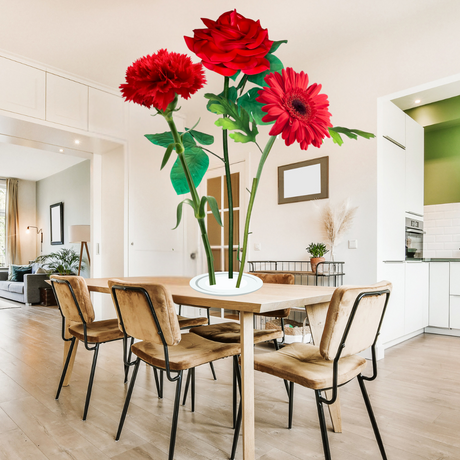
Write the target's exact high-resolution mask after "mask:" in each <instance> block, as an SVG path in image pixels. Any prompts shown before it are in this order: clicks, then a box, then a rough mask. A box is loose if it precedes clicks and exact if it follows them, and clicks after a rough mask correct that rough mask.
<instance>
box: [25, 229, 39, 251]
mask: <svg viewBox="0 0 460 460" xmlns="http://www.w3.org/2000/svg"><path fill="white" fill-rule="evenodd" d="M31 228H35V230H37V235H38V234H40V254H41V253H42V252H43V230H42V229H40V230H39V229H38V227H35V225H29V226H28V227H27V230H26V233H29V232H30V229H31Z"/></svg>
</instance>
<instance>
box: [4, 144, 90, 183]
mask: <svg viewBox="0 0 460 460" xmlns="http://www.w3.org/2000/svg"><path fill="white" fill-rule="evenodd" d="M82 161H85V158H79V157H76V156H71V155H65V154H62V153H54V152H46V151H44V150H39V149H35V148H32V147H24V146H22V145H15V144H10V143H6V142H0V176H1V177H16V178H18V179H24V180H32V181H38V180H41V179H44V178H45V177H49V176H52V175H53V174H57V173H58V172H61V171H63V170H64V169H67V168H70V167H72V166H74V165H76V164H77V163H80V162H82Z"/></svg>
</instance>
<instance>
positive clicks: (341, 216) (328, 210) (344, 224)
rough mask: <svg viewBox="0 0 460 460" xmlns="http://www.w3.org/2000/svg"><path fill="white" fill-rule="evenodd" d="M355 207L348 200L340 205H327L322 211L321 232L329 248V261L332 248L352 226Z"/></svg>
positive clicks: (332, 251) (332, 257) (332, 258)
mask: <svg viewBox="0 0 460 460" xmlns="http://www.w3.org/2000/svg"><path fill="white" fill-rule="evenodd" d="M357 209H358V207H357V206H351V205H350V202H349V201H348V200H345V201H343V202H342V203H341V204H340V205H337V206H331V203H327V204H326V205H325V206H324V209H323V232H324V237H325V238H326V240H327V241H328V242H329V244H330V246H331V260H334V256H333V253H334V246H336V245H337V244H339V243H340V241H341V239H342V238H343V235H344V234H345V233H346V232H347V231H348V230H350V228H351V226H352V225H353V219H354V218H355V214H356V210H357Z"/></svg>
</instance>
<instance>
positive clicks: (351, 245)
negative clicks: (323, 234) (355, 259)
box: [348, 240, 358, 249]
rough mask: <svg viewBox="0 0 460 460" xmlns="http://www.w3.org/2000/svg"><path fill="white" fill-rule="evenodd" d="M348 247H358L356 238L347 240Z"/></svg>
mask: <svg viewBox="0 0 460 460" xmlns="http://www.w3.org/2000/svg"><path fill="white" fill-rule="evenodd" d="M348 249H358V240H348Z"/></svg>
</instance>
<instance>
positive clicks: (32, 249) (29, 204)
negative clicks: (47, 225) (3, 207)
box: [18, 180, 40, 264]
mask: <svg viewBox="0 0 460 460" xmlns="http://www.w3.org/2000/svg"><path fill="white" fill-rule="evenodd" d="M35 184H36V183H35V182H34V181H30V180H20V181H19V184H18V208H19V247H20V255H19V257H20V263H21V264H28V263H29V260H33V259H35V257H36V256H37V250H38V251H39V250H40V235H37V233H36V230H35V229H34V228H33V229H32V230H31V231H30V232H29V233H26V229H27V227H28V226H29V225H36V224H35V222H36V214H35V199H36V197H35ZM39 228H40V227H39Z"/></svg>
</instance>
